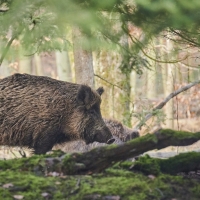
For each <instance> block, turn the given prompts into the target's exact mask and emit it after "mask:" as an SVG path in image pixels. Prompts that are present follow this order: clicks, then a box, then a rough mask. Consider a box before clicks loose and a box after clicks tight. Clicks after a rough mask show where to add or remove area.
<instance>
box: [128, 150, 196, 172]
mask: <svg viewBox="0 0 200 200" xmlns="http://www.w3.org/2000/svg"><path fill="white" fill-rule="evenodd" d="M131 169H132V170H139V171H140V172H143V173H145V174H154V175H158V174H159V173H160V172H162V173H166V174H171V175H175V174H177V173H179V172H186V173H187V172H190V171H197V170H200V153H199V152H188V153H181V154H179V155H176V156H174V157H171V158H168V159H159V158H151V157H150V156H149V155H145V156H142V157H139V159H138V160H137V161H136V162H135V163H134V166H132V167H131Z"/></svg>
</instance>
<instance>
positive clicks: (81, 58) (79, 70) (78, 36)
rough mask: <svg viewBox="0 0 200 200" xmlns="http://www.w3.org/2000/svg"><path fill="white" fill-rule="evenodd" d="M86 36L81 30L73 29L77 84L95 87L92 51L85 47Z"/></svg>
mask: <svg viewBox="0 0 200 200" xmlns="http://www.w3.org/2000/svg"><path fill="white" fill-rule="evenodd" d="M84 40H85V39H84V35H83V33H81V31H80V29H79V28H75V27H74V28H73V45H74V65H75V77H76V82H77V83H79V84H87V85H89V86H90V87H92V88H93V87H94V69H93V57H92V51H91V50H88V49H86V48H85V47H84V46H83V41H84Z"/></svg>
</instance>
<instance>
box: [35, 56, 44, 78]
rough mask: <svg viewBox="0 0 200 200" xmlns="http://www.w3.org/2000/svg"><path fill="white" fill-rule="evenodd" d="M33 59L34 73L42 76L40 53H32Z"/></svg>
mask: <svg viewBox="0 0 200 200" xmlns="http://www.w3.org/2000/svg"><path fill="white" fill-rule="evenodd" d="M34 60H35V72H36V75H38V76H42V75H43V68H42V63H41V57H40V55H39V54H35V55H34Z"/></svg>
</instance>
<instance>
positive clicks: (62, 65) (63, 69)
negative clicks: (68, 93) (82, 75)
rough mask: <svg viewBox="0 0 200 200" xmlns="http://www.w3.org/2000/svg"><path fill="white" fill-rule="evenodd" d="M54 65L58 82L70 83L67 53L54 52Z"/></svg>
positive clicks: (69, 66)
mask: <svg viewBox="0 0 200 200" xmlns="http://www.w3.org/2000/svg"><path fill="white" fill-rule="evenodd" d="M56 65H57V74H58V78H59V80H62V81H68V82H72V74H71V65H70V61H69V55H68V52H67V51H63V52H59V51H56Z"/></svg>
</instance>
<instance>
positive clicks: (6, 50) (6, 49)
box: [0, 37, 16, 66]
mask: <svg viewBox="0 0 200 200" xmlns="http://www.w3.org/2000/svg"><path fill="white" fill-rule="evenodd" d="M15 38H16V37H12V38H11V39H10V40H9V42H8V43H7V45H6V48H5V49H4V51H3V53H2V55H1V58H0V66H1V64H2V62H3V60H4V58H5V56H6V54H7V53H8V50H9V48H10V46H11V44H12V42H13V40H14V39H15Z"/></svg>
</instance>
